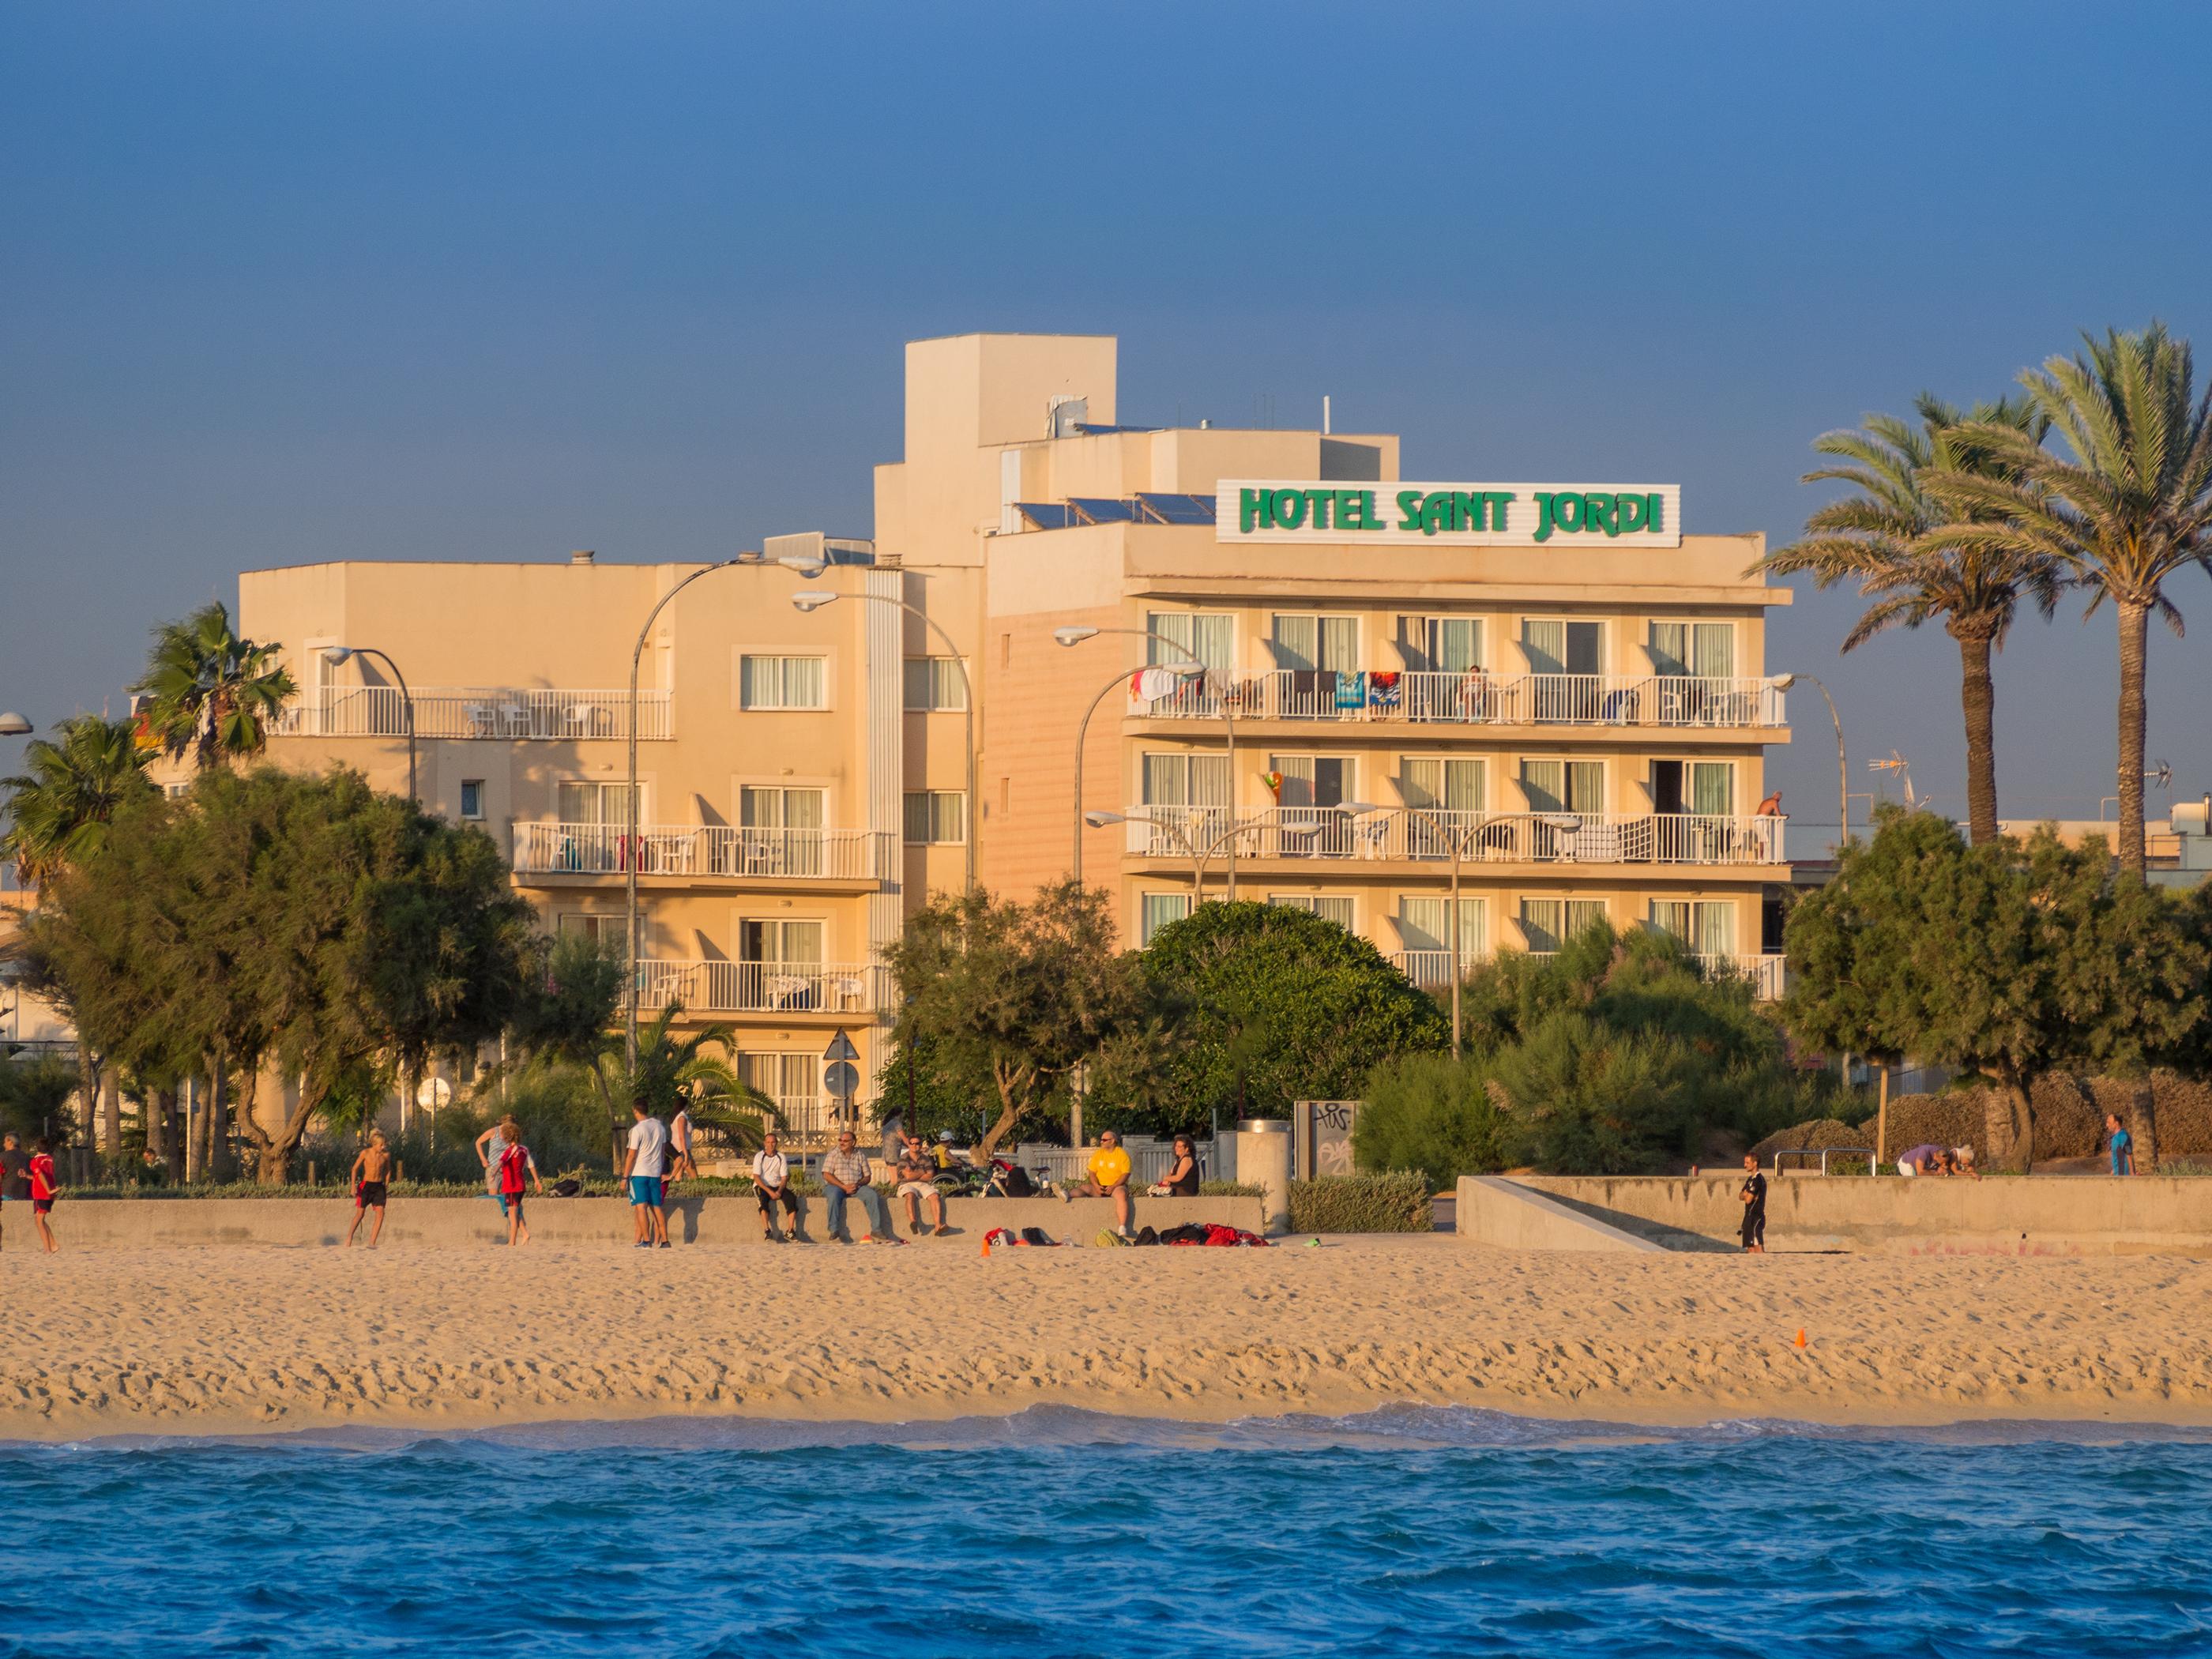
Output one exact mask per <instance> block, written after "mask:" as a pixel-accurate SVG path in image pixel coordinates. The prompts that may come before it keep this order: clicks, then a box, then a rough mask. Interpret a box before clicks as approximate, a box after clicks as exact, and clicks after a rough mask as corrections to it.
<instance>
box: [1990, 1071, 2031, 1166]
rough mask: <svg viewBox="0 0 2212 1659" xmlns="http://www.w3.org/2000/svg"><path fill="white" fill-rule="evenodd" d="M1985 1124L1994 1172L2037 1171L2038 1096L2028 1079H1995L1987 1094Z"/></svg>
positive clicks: (1992, 1080)
mask: <svg viewBox="0 0 2212 1659" xmlns="http://www.w3.org/2000/svg"><path fill="white" fill-rule="evenodd" d="M1982 1124H1983V1128H1982V1133H1983V1137H1984V1139H1986V1140H1987V1141H1988V1142H1989V1156H1990V1167H1991V1168H1992V1169H2004V1170H2017V1171H2018V1172H2019V1173H2020V1174H2021V1175H2033V1173H2034V1172H2035V1097H2034V1092H2033V1088H2032V1086H2031V1085H2030V1084H2029V1083H2028V1082H2027V1079H2023V1078H2018V1077H1998V1078H1993V1079H1990V1087H1988V1088H1987V1089H1985V1090H1984V1091H1983V1118H1982Z"/></svg>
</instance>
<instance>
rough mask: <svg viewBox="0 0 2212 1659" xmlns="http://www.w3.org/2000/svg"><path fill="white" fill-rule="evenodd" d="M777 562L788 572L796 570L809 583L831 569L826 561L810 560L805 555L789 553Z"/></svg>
mask: <svg viewBox="0 0 2212 1659" xmlns="http://www.w3.org/2000/svg"><path fill="white" fill-rule="evenodd" d="M776 562H777V563H778V564H780V565H781V566H782V567H783V568H785V569H786V570H796V571H797V572H798V573H799V574H800V575H802V576H804V577H805V578H806V579H807V580H809V581H811V580H813V579H814V578H815V577H817V576H818V575H820V574H822V573H823V571H825V570H827V569H828V568H829V561H827V560H826V559H810V558H808V557H807V556H805V554H804V553H787V554H785V555H784V556H782V557H781V558H780V559H778V560H777V561H776Z"/></svg>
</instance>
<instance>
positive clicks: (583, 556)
mask: <svg viewBox="0 0 2212 1659" xmlns="http://www.w3.org/2000/svg"><path fill="white" fill-rule="evenodd" d="M597 557H598V555H597V554H595V553H594V552H592V550H591V549H590V548H588V547H580V548H578V549H577V550H575V551H574V552H573V553H571V554H570V555H569V556H568V562H569V563H570V564H589V563H591V562H592V560H593V559H595V558H597Z"/></svg>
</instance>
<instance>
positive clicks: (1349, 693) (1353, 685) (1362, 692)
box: [1336, 671, 1367, 709]
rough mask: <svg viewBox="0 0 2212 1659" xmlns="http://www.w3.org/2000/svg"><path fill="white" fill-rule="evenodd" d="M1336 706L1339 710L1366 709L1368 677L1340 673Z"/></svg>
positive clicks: (1337, 678) (1337, 682)
mask: <svg viewBox="0 0 2212 1659" xmlns="http://www.w3.org/2000/svg"><path fill="white" fill-rule="evenodd" d="M1336 706H1337V708H1339V709H1346V708H1365V707H1366V706H1367V676H1366V675H1364V674H1358V673H1352V674H1347V673H1345V672H1342V671H1339V672H1338V674H1337V677H1336Z"/></svg>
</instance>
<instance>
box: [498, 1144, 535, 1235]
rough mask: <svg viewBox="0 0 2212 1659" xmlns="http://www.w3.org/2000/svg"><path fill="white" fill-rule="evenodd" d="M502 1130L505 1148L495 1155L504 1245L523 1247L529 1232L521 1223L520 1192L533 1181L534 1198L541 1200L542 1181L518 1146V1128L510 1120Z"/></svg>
mask: <svg viewBox="0 0 2212 1659" xmlns="http://www.w3.org/2000/svg"><path fill="white" fill-rule="evenodd" d="M505 1127H506V1128H507V1135H506V1140H507V1145H506V1146H505V1147H503V1148H502V1149H501V1152H500V1155H499V1191H500V1196H501V1199H502V1200H505V1203H506V1207H507V1243H508V1244H509V1245H515V1244H527V1243H530V1229H529V1228H527V1227H526V1226H525V1225H523V1223H522V1189H523V1188H524V1186H525V1185H526V1183H527V1182H537V1183H538V1196H539V1197H540V1198H543V1197H544V1196H545V1182H544V1180H543V1179H542V1178H541V1177H540V1176H539V1175H538V1160H537V1159H536V1158H532V1157H531V1155H530V1148H529V1147H527V1146H524V1145H523V1144H522V1132H521V1130H520V1127H519V1126H517V1125H516V1123H515V1121H514V1120H513V1119H512V1118H509V1119H508V1120H507V1124H506V1126H505Z"/></svg>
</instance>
